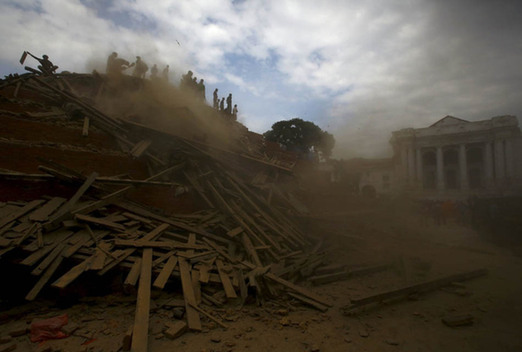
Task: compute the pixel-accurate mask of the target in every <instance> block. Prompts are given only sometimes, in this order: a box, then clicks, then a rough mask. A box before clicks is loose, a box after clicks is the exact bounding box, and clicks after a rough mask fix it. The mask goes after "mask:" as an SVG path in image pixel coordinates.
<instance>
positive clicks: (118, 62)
mask: <svg viewBox="0 0 522 352" xmlns="http://www.w3.org/2000/svg"><path fill="white" fill-rule="evenodd" d="M131 67H134V70H133V72H132V76H133V77H137V78H141V79H145V78H146V74H147V72H148V71H149V66H148V65H147V63H146V62H145V61H143V60H142V58H141V57H140V56H136V61H135V62H133V63H130V62H129V61H127V60H125V59H123V58H120V57H118V53H117V52H113V53H112V54H110V55H109V57H108V58H107V68H106V70H105V72H106V73H107V74H109V75H121V74H123V71H125V70H127V69H129V68H131ZM158 73H159V69H158V66H157V65H156V64H154V66H152V68H151V70H150V76H149V78H150V79H151V80H157V79H160V78H161V79H163V80H164V81H165V82H168V81H169V65H166V66H165V68H164V69H163V71H162V74H161V77H159V76H158Z"/></svg>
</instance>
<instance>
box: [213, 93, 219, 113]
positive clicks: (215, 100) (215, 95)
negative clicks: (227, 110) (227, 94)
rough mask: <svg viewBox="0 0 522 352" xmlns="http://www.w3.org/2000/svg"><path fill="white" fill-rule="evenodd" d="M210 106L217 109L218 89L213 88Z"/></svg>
mask: <svg viewBox="0 0 522 352" xmlns="http://www.w3.org/2000/svg"><path fill="white" fill-rule="evenodd" d="M212 106H213V107H214V109H216V110H217V109H219V98H218V89H217V88H216V89H214V100H213V104H212Z"/></svg>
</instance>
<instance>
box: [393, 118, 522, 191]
mask: <svg viewBox="0 0 522 352" xmlns="http://www.w3.org/2000/svg"><path fill="white" fill-rule="evenodd" d="M390 143H391V144H392V146H393V149H394V155H395V156H394V167H393V173H394V174H395V175H394V176H395V177H394V180H395V182H394V187H393V188H394V190H395V191H399V192H400V191H406V192H411V193H418V194H422V195H436V196H442V197H444V196H456V197H459V196H468V195H471V194H476V195H491V196H495V195H512V194H519V195H520V194H522V193H521V190H522V187H521V186H522V182H521V181H522V138H521V133H520V128H519V126H518V120H517V118H516V117H515V116H497V117H493V118H491V119H489V120H482V121H466V120H463V119H459V118H457V117H453V116H446V117H444V118H442V119H441V120H439V121H437V122H436V123H434V124H433V125H431V126H429V127H426V128H417V129H414V128H405V129H401V130H399V131H395V132H393V133H392V137H391V140H390Z"/></svg>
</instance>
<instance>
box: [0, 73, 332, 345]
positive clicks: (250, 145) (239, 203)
mask: <svg viewBox="0 0 522 352" xmlns="http://www.w3.org/2000/svg"><path fill="white" fill-rule="evenodd" d="M116 78H117V79H114V77H112V78H111V77H108V76H106V75H100V74H98V73H96V72H94V73H93V74H92V75H91V74H69V73H62V74H57V75H50V76H41V75H38V74H35V73H29V74H23V75H20V76H11V77H8V78H7V79H6V80H4V81H3V82H2V83H1V85H0V101H1V102H0V103H1V106H2V108H1V110H0V123H1V125H2V135H1V136H0V138H1V139H0V143H1V145H2V152H1V153H0V265H14V266H16V267H22V268H25V269H21V271H20V272H17V275H18V274H20V273H22V275H21V276H20V275H19V276H17V280H16V281H17V282H16V283H15V285H19V286H20V287H21V288H22V290H23V289H26V291H24V295H25V299H26V300H34V299H36V298H37V297H38V296H39V295H40V294H42V292H44V291H46V290H47V291H51V292H52V290H63V289H65V288H67V287H69V286H70V285H73V284H74V283H77V282H81V280H82V277H85V276H86V275H91V276H90V280H91V281H92V280H93V273H94V274H95V275H94V280H101V279H102V278H103V277H104V276H106V275H110V274H108V273H114V272H116V271H117V272H120V273H123V279H124V280H122V281H123V282H122V284H123V287H134V286H137V302H136V304H137V308H136V318H135V319H136V320H135V321H136V323H135V324H134V330H133V336H134V337H133V339H132V344H133V345H136V346H142V347H143V346H146V340H147V331H148V325H147V321H148V320H147V319H148V315H149V299H150V292H151V289H152V288H153V289H157V290H162V289H164V288H165V286H166V285H167V283H168V282H169V281H175V282H177V283H178V285H177V287H178V288H179V289H180V290H181V291H182V292H181V294H182V296H183V299H184V303H183V307H184V308H185V312H186V316H185V318H184V319H185V320H186V324H187V326H188V328H189V329H191V330H195V331H199V330H201V319H211V320H213V321H216V320H217V319H216V318H215V317H214V316H213V315H212V314H210V313H209V311H208V309H209V308H203V306H202V305H201V304H204V305H206V307H214V306H221V305H222V304H223V303H224V302H225V301H226V300H239V301H241V302H243V303H245V302H247V301H249V300H254V301H255V302H256V301H257V302H258V304H261V303H262V302H263V301H264V300H269V299H273V298H277V297H280V296H281V293H283V292H284V293H286V294H287V297H288V298H289V299H293V300H297V301H299V302H301V303H303V304H306V305H308V306H311V307H313V308H316V309H318V310H320V311H325V310H327V309H328V307H329V306H330V303H329V302H328V301H327V300H325V299H324V298H322V297H319V296H317V295H316V294H314V293H313V292H312V291H310V290H308V289H306V288H304V287H302V286H298V285H296V284H295V282H297V281H298V280H299V279H300V278H303V277H309V276H311V275H313V274H314V272H317V271H316V269H318V268H319V267H321V266H323V267H324V266H325V265H326V264H328V262H327V260H326V258H325V253H323V252H321V250H320V249H321V242H318V243H316V242H315V241H314V240H313V239H312V238H310V237H308V236H307V234H306V233H303V231H302V229H301V227H300V226H299V223H298V222H297V221H296V217H295V216H296V215H299V214H303V213H306V211H307V209H306V206H305V205H304V204H303V203H302V202H300V201H299V197H298V191H299V187H298V183H297V182H296V179H295V176H294V174H293V168H294V167H295V166H296V163H298V160H297V159H296V157H295V155H293V154H292V153H287V152H285V151H283V150H281V149H280V148H278V146H277V145H273V144H265V143H264V141H263V140H262V139H260V138H258V136H259V135H256V134H254V133H252V132H250V131H248V130H247V129H246V128H245V127H244V126H243V125H241V124H240V123H238V122H236V121H232V120H230V119H228V118H226V116H223V115H222V114H220V113H219V112H218V111H216V110H214V109H212V108H210V107H209V106H207V105H206V104H204V103H202V102H201V100H199V99H195V98H194V97H192V96H191V93H190V92H184V91H182V90H179V89H178V88H176V87H174V86H171V85H168V84H167V83H165V82H149V81H146V80H142V79H139V78H135V77H129V76H123V75H122V76H118V77H116ZM323 273H328V271H323ZM29 274H32V275H29ZM100 282H101V281H100ZM138 282H139V283H138ZM178 291H179V290H178ZM217 322H218V323H219V324H222V322H220V321H219V320H218V321H217ZM145 349H146V347H145ZM136 350H140V349H139V348H137V349H136ZM141 350H143V349H141Z"/></svg>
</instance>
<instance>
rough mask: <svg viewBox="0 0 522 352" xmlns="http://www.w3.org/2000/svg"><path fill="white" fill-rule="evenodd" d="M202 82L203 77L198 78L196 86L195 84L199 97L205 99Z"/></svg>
mask: <svg viewBox="0 0 522 352" xmlns="http://www.w3.org/2000/svg"><path fill="white" fill-rule="evenodd" d="M204 82H205V80H204V79H200V80H199V83H198V86H197V88H198V94H199V96H200V97H201V99H203V101H205V84H204Z"/></svg>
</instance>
